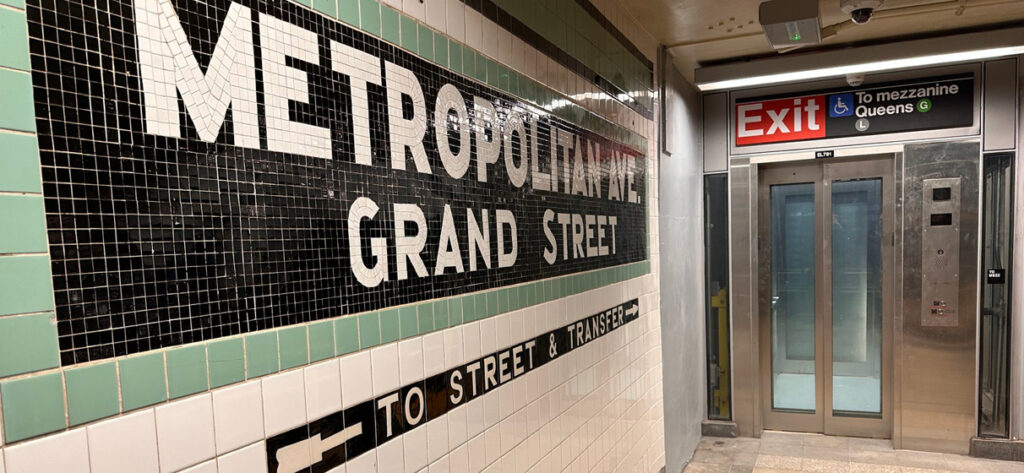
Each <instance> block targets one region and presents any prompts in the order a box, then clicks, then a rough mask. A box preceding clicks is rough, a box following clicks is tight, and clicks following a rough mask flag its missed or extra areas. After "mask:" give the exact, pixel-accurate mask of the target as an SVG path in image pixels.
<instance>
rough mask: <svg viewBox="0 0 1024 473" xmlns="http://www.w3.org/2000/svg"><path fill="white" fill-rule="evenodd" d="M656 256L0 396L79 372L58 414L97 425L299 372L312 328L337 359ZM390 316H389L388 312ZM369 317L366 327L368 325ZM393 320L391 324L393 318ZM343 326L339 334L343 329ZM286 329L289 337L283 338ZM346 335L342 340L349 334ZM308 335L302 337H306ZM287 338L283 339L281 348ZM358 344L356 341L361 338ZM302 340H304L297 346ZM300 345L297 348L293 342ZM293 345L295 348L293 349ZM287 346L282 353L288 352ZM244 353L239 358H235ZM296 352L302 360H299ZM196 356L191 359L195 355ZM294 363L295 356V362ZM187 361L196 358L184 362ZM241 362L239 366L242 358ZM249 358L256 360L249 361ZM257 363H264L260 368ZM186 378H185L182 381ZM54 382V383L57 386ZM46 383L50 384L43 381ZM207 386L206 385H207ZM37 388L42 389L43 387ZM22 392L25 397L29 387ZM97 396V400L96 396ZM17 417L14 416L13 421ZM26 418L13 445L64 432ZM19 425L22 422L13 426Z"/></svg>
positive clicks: (568, 290)
mask: <svg viewBox="0 0 1024 473" xmlns="http://www.w3.org/2000/svg"><path fill="white" fill-rule="evenodd" d="M650 269H651V263H650V260H645V261H640V262H636V263H629V264H624V265H619V266H614V267H611V268H603V269H598V270H593V271H589V272H584V273H576V274H570V275H565V276H558V277H554V278H549V279H543V280H539V281H531V282H527V283H521V284H517V285H512V286H505V287H499V288H494V289H488V290H485V291H480V292H474V293H469V294H460V295H457V296H450V297H445V298H438V299H431V300H427V301H422V302H418V303H414V304H407V305H404V306H396V307H390V308H387V309H385V310H383V311H371V312H363V313H358V314H346V315H342V316H339V317H334V318H330V319H322V320H316V321H313V322H308V323H305V324H301V325H289V326H286V327H278V328H274V329H269V330H263V331H259V332H251V333H247V334H241V335H233V336H230V337H224V338H218V339H214V340H208V341H204V342H198V343H192V344H187V345H179V346H174V347H168V348H161V349H157V350H152V351H148V352H144V353H139V354H133V355H128V356H124V357H118V358H114V359H107V360H102V361H98V362H94V363H87V364H82V365H72V366H67V367H63V368H55V369H50V370H45V371H39V372H36V373H34V374H32V375H29V376H14V377H10V378H6V379H3V380H0V395H3V389H4V387H5V386H9V385H11V383H12V382H13V383H16V384H28V385H32V384H29V383H18V381H21V380H24V379H32V378H37V377H45V376H51V377H52V375H54V374H56V375H58V376H59V377H60V379H61V380H62V381H63V380H64V379H65V378H66V377H67V376H68V373H70V372H74V373H75V374H76V380H75V381H76V383H77V384H78V385H81V384H82V383H86V384H87V385H89V386H90V387H89V388H75V389H74V391H75V392H74V393H70V391H69V389H70V388H67V387H66V386H65V387H64V388H63V389H62V390H61V392H60V395H61V396H62V399H63V397H64V396H66V395H70V394H73V396H72V397H74V399H73V400H71V399H69V403H68V404H66V405H63V406H62V408H63V411H62V412H61V416H59V418H60V419H64V415H65V414H67V409H68V405H74V406H88V405H90V403H92V402H95V403H97V404H98V405H99V404H102V405H103V406H106V407H104V408H103V409H99V408H97V410H90V411H87V412H85V413H81V414H80V413H79V412H78V411H76V413H75V415H74V416H73V417H74V419H72V423H73V424H74V425H76V426H77V425H81V424H84V423H88V422H95V421H98V420H101V419H104V418H107V417H110V416H115V415H118V414H121V413H124V412H129V411H133V410H136V409H142V408H146V407H152V406H154V405H157V404H162V403H165V402H168V401H171V400H174V399H175V398H177V397H181V396H185V395H194V394H201V393H205V392H209V391H210V390H212V389H215V388H218V387H221V386H226V385H229V384H234V383H238V382H243V381H245V380H246V379H252V378H257V377H262V376H267V375H270V374H273V373H277V372H280V371H285V370H288V369H301V368H303V367H305V366H308V365H309V364H312V363H316V362H317V361H319V360H316V359H312V358H309V357H307V356H305V354H304V353H303V350H304V349H305V348H304V347H307V346H308V345H309V333H310V332H309V328H310V327H312V326H322V325H325V324H333V329H334V333H335V338H336V341H335V353H334V355H333V356H335V357H339V356H342V355H345V354H348V353H352V352H356V351H361V350H367V349H369V348H372V347H374V346H378V345H381V344H385V343H393V342H395V341H398V340H402V339H405V338H410V337H416V336H420V335H424V334H426V333H430V332H433V331H438V330H444V329H448V328H451V327H457V326H459V325H462V324H466V323H470V322H474V321H477V320H482V319H485V318H489V317H494V316H497V315H499V314H503V313H507V312H511V311H515V310H520V309H523V308H525V307H529V306H533V305H537V304H543V303H546V302H550V301H553V300H556V299H561V298H564V297H568V296H572V295H576V294H580V293H583V292H586V291H589V290H593V289H598V288H601V287H604V286H608V285H611V284H617V283H620V282H623V281H628V280H630V279H633V278H636V277H640V276H643V275H646V274H649V273H650ZM383 314H393V316H394V317H393V323H394V324H395V326H394V327H390V326H389V327H390V328H389V329H388V334H387V337H388V338H384V339H382V338H381V334H382V333H381V325H382V324H384V322H383V320H384V315H383ZM389 320H391V318H390V317H389ZM364 322H365V324H364ZM389 323H390V322H389ZM353 328H357V330H358V333H359V336H358V340H355V339H353V338H351V335H349V334H350V331H351V330H352V329H353ZM339 330H340V331H339ZM282 333H285V334H287V335H286V338H284V339H282V338H281V336H282ZM343 335H344V337H343ZM295 336H298V337H299V338H294V337H295ZM303 337H304V339H303ZM281 340H284V346H282V343H281ZM357 342H358V343H357ZM296 343H297V344H298V345H296ZM296 346H298V347H300V348H299V349H298V350H297V351H296V350H294V347H296ZM289 347H291V348H289ZM283 349H284V350H286V351H284V352H282V350H283ZM185 353H189V354H194V356H195V359H196V360H199V359H202V360H203V361H204V362H205V364H206V366H205V367H206V372H205V373H204V372H203V371H202V367H197V368H190V367H188V366H189V365H187V364H186V365H184V366H186V367H185V368H183V369H185V370H186V371H178V370H180V369H182V368H179V367H176V366H174V365H175V363H174V362H172V361H170V360H169V357H171V356H172V354H185ZM238 356H241V360H238V359H237V357H238ZM296 357H298V358H296ZM189 358H191V356H190V357H189ZM289 360H290V361H289ZM185 361H190V360H188V359H186V360H185ZM239 361H240V362H241V363H240V364H238V362H239ZM250 362H251V363H250ZM257 365H258V366H257ZM99 366H108V367H109V366H115V367H116V368H117V374H118V376H117V382H116V386H113V387H107V388H103V387H102V385H101V386H95V387H93V385H95V384H96V383H109V382H112V380H110V379H106V380H100V379H91V378H90V376H92V375H91V374H90V373H96V376H97V377H98V376H100V375H102V376H104V377H109V376H110V373H109V372H108V371H106V370H99V369H98V367H99ZM175 372H177V373H179V374H180V373H185V374H187V375H188V377H187V378H179V379H177V380H174V379H170V378H173V377H174V373H175ZM182 379H183V380H184V381H182ZM51 384H52V383H51ZM40 386H44V385H42V384H40ZM202 386H205V388H201V387H202ZM52 388H53V386H52V385H50V384H46V385H45V389H46V390H47V391H46V392H45V393H40V394H41V395H42V397H41V398H42V399H49V398H50V397H51V396H52V393H49V391H50V390H52ZM39 389H44V388H43V387H40V388H39ZM110 389H115V390H116V394H118V398H119V399H120V400H121V403H120V405H119V406H117V408H114V405H113V404H112V403H111V401H110V399H111V396H112V395H113V393H112V392H111V391H110ZM19 394H22V395H23V394H24V393H23V392H21V393H19ZM90 396H92V397H95V399H93V398H91V397H90ZM11 419H13V420H11ZM24 422H25V421H24V419H20V418H18V417H13V418H9V417H4V426H3V427H4V431H5V433H6V432H7V431H8V430H9V429H13V432H14V434H15V435H14V436H5V439H8V441H9V443H10V442H17V441H20V440H25V439H28V438H32V437H36V436H39V435H44V434H48V433H53V432H57V431H60V430H64V429H65V428H66V427H67V425H66V423H58V422H55V421H53V422H50V421H47V422H45V423H43V424H38V425H29V426H27V427H26V425H25V424H24ZM13 423H17V425H14V424H13Z"/></svg>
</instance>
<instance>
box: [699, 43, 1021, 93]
mask: <svg viewBox="0 0 1024 473" xmlns="http://www.w3.org/2000/svg"><path fill="white" fill-rule="evenodd" d="M1017 54H1024V45H1022V46H1009V47H1002V48H988V49H976V50H971V51H961V52H955V53H944V54H930V55H923V56H914V57H908V58H901V59H889V60H885V61H874V62H865V63H860V64H850V65H845V66H833V67H823V68H818V69H805V70H798V71H792V72H783V73H776V74H766V75H760V76H751V77H742V78H737V79H727V80H719V81H713V82H703V83H702V82H700V81H699V80H698V82H697V88H698V89H700V90H701V91H702V92H708V91H712V90H724V89H738V88H741V87H752V86H756V85H768V84H778V83H782V82H795V81H804V80H809V79H822V78H826V77H842V76H845V75H847V74H863V73H870V72H881V71H890V70H895V69H908V68H913V67H922V66H934V65H937V64H949V63H956V62H967V61H976V60H980V59H990V58H996V57H1003V56H1013V55H1017ZM750 67H751V68H752V69H753V68H755V67H756V66H755V65H754V64H751V65H750Z"/></svg>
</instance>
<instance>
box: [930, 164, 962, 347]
mask: <svg viewBox="0 0 1024 473" xmlns="http://www.w3.org/2000/svg"><path fill="white" fill-rule="evenodd" d="M922 187H923V189H922V194H923V195H922V196H921V210H922V213H923V215H922V218H921V308H922V311H921V312H922V313H921V325H922V326H924V327H956V326H958V325H959V324H960V317H959V314H958V310H957V307H958V306H959V293H960V178H959V177H955V178H946V179H925V180H924V182H923V186H922Z"/></svg>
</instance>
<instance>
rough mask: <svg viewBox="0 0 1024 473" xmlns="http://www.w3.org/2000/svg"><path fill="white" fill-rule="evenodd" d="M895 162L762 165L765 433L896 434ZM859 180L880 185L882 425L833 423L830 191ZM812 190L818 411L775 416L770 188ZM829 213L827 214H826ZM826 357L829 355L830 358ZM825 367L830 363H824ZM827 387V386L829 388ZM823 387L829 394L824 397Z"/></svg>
mask: <svg viewBox="0 0 1024 473" xmlns="http://www.w3.org/2000/svg"><path fill="white" fill-rule="evenodd" d="M896 161H897V160H896V155H895V154H887V155H875V156H864V157H857V158H850V159H842V160H838V159H837V160H829V161H819V160H815V161H801V162H791V163H784V164H769V165H762V166H761V167H760V168H759V169H758V172H757V176H758V177H757V180H758V183H757V194H758V196H759V198H758V199H757V200H758V204H757V215H758V217H757V222H758V228H757V241H758V242H759V244H758V245H757V253H758V256H757V261H758V265H757V269H756V274H754V276H755V277H756V278H757V279H756V280H757V281H758V288H759V291H758V292H759V293H758V303H757V304H756V307H757V312H758V314H757V324H758V332H759V344H758V345H759V348H758V351H759V355H760V356H759V359H760V371H761V380H760V381H761V382H760V385H761V412H762V425H763V428H764V429H767V430H790V431H802V432H816V433H824V434H829V435H848V436H857V437H875V438H891V437H892V433H893V387H894V383H893V345H894V343H893V327H894V324H895V317H894V316H895V314H896V311H895V294H896V291H895V284H896V278H895V277H894V275H895V269H896V267H895V263H894V262H895V251H894V250H895V231H896V227H895V222H896V216H897V212H896V211H897V199H896V191H895V190H896V172H895V169H896ZM858 178H881V179H882V239H881V245H882V248H881V258H882V268H881V271H882V341H881V345H882V346H881V348H882V355H881V356H882V364H881V368H882V381H881V383H882V384H881V417H868V416H860V415H838V416H837V415H834V414H833V412H832V411H833V410H832V405H833V400H832V389H831V382H832V368H833V364H832V362H833V360H832V355H831V354H832V335H831V334H832V317H833V313H832V310H831V305H832V301H831V299H832V271H831V268H832V261H831V260H832V251H831V242H832V240H831V230H832V225H830V224H829V223H831V222H828V221H827V220H826V217H831V215H832V214H831V197H832V195H831V183H832V181H835V180H851V179H858ZM796 183H813V184H814V189H815V190H814V193H815V198H814V209H815V222H814V226H815V235H816V236H815V240H816V242H817V244H815V246H814V254H815V262H814V268H815V273H816V276H815V289H814V292H815V294H814V311H815V327H814V335H815V342H814V344H815V347H814V353H815V357H814V365H815V383H814V384H815V411H814V412H813V413H804V412H796V411H787V410H782V409H774V408H773V405H772V396H773V391H772V365H771V364H772V357H771V352H772V343H771V341H772V340H771V336H772V330H771V310H770V299H771V289H772V288H771V278H770V264H771V252H770V244H769V241H770V240H769V239H770V235H769V233H768V232H769V229H770V225H771V221H770V220H771V219H770V207H769V206H770V201H771V199H770V186H771V185H775V184H796ZM826 211H827V212H828V213H827V214H826ZM826 354H829V355H828V356H827V357H826V356H825V355H826ZM826 359H827V361H828V362H827V363H826ZM826 385H828V386H826ZM826 387H827V388H828V389H826Z"/></svg>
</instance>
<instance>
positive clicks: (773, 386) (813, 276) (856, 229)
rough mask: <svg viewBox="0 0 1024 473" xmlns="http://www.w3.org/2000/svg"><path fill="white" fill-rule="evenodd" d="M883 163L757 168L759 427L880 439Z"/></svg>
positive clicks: (886, 185) (886, 335)
mask: <svg viewBox="0 0 1024 473" xmlns="http://www.w3.org/2000/svg"><path fill="white" fill-rule="evenodd" d="M892 162H893V159H892V158H891V157H885V158H877V157H876V158H875V159H854V160H848V161H819V162H810V163H799V164H791V165H771V166H764V167H762V168H761V170H760V171H759V173H760V179H759V180H760V182H759V192H760V194H759V195H761V196H762V198H761V199H760V209H759V227H760V228H759V261H760V262H761V265H760V268H759V269H758V277H759V281H760V287H761V303H760V309H759V310H760V333H761V344H760V345H761V347H762V348H761V350H762V353H761V355H762V372H763V382H762V386H763V391H762V393H763V396H762V397H763V398H764V402H763V412H764V428H766V429H777V430H795V431H807V432H823V433H828V434H836V435H855V436H867V437H889V436H890V435H891V425H892V421H891V411H892V408H891V404H892V401H891V399H892V397H891V394H890V392H891V386H890V384H891V379H890V372H891V345H892V343H891V334H892V329H891V325H892V294H893V290H892V287H891V286H892V276H891V275H892V264H893V263H892V261H893V254H892V241H893V240H892V232H893V212H894V202H893V195H894V193H893V176H892V174H893V169H892Z"/></svg>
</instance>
